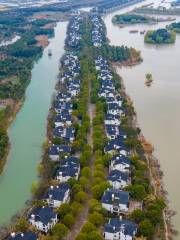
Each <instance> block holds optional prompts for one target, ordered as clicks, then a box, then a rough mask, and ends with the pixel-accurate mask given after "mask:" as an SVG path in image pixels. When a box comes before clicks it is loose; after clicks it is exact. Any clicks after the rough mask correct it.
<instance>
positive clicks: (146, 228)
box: [139, 219, 154, 238]
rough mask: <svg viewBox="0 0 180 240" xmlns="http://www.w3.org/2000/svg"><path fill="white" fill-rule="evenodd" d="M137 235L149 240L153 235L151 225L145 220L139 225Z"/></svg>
mask: <svg viewBox="0 0 180 240" xmlns="http://www.w3.org/2000/svg"><path fill="white" fill-rule="evenodd" d="M139 233H140V234H141V235H143V236H144V237H147V238H151V237H152V235H153V233H154V226H153V225H152V223H151V222H150V221H149V220H148V219H145V220H143V221H142V222H140V224H139Z"/></svg>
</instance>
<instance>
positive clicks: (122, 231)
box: [104, 218, 137, 240]
mask: <svg viewBox="0 0 180 240" xmlns="http://www.w3.org/2000/svg"><path fill="white" fill-rule="evenodd" d="M136 233H137V225H136V224H135V223H133V222H131V221H129V220H123V219H121V218H112V219H109V222H108V223H107V224H106V225H105V227H104V238H105V239H106V240H132V239H134V237H135V235H136Z"/></svg>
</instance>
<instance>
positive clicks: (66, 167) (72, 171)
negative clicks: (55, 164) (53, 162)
mask: <svg viewBox="0 0 180 240" xmlns="http://www.w3.org/2000/svg"><path fill="white" fill-rule="evenodd" d="M79 174H80V163H79V159H78V158H76V157H69V158H67V159H65V160H64V161H62V162H61V165H60V167H59V169H58V170H57V172H56V177H55V178H56V180H57V181H59V182H67V181H68V180H69V179H70V178H75V179H76V180H78V178H79Z"/></svg>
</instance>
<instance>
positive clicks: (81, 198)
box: [74, 191, 87, 203]
mask: <svg viewBox="0 0 180 240" xmlns="http://www.w3.org/2000/svg"><path fill="white" fill-rule="evenodd" d="M74 199H75V201H77V202H79V203H83V202H85V201H86V200H87V194H86V193H85V192H83V191H80V192H78V193H76V195H75V197H74Z"/></svg>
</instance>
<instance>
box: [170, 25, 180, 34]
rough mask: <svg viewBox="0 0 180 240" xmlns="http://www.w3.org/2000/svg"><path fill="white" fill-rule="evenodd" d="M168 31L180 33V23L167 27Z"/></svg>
mask: <svg viewBox="0 0 180 240" xmlns="http://www.w3.org/2000/svg"><path fill="white" fill-rule="evenodd" d="M167 29H168V30H171V31H174V32H176V33H180V22H174V23H171V24H170V25H168V26H167Z"/></svg>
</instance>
